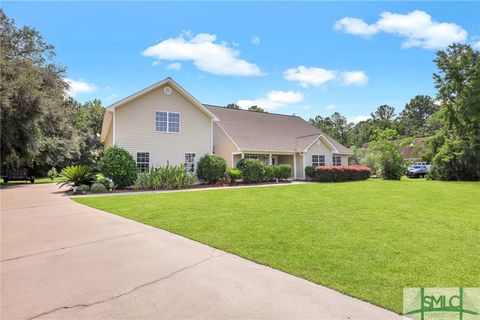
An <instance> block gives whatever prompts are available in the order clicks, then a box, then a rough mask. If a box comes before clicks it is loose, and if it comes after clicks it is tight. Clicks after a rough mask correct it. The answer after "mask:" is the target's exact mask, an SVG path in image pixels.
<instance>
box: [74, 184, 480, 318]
mask: <svg viewBox="0 0 480 320" xmlns="http://www.w3.org/2000/svg"><path fill="white" fill-rule="evenodd" d="M75 201H77V202H79V203H82V204H86V205H89V206H92V207H95V208H99V209H102V210H105V211H108V212H112V213H115V214H118V215H120V216H123V217H127V218H130V219H133V220H137V221H140V222H143V223H146V224H149V225H152V226H156V227H159V228H162V229H165V230H169V231H171V232H174V233H177V234H180V235H183V236H186V237H188V238H191V239H195V240H198V241H200V242H203V243H207V244H209V245H211V246H214V247H217V248H220V249H223V250H225V251H228V252H232V253H234V254H237V255H239V256H242V257H246V258H248V259H251V260H254V261H257V262H259V263H262V264H265V265H268V266H271V267H273V268H276V269H279V270H283V271H285V272H288V273H291V274H293V275H296V276H299V277H302V278H305V279H308V280H310V281H313V282H315V283H318V284H322V285H325V286H327V287H330V288H333V289H336V290H339V291H342V292H344V293H346V294H348V295H350V296H354V297H358V298H360V299H362V300H366V301H369V302H371V303H374V304H377V305H380V306H383V307H385V308H388V309H391V310H394V311H396V312H399V313H400V312H401V310H402V290H403V288H404V287H459V286H463V287H478V286H480V271H479V270H480V268H479V266H480V255H479V253H480V183H475V182H434V181H426V180H424V179H418V180H402V181H383V180H379V179H371V180H367V181H360V182H349V183H336V184H335V183H311V184H303V185H290V186H281V187H262V188H248V189H230V190H205V191H197V192H179V193H164V194H148V195H147V194H145V195H133V196H132V195H130V196H112V197H90V198H77V199H75Z"/></svg>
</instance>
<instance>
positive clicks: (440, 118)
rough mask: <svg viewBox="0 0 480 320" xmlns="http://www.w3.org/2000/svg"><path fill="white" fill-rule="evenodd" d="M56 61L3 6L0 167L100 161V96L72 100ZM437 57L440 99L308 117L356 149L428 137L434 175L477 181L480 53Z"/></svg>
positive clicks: (462, 49)
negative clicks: (366, 112) (364, 115)
mask: <svg viewBox="0 0 480 320" xmlns="http://www.w3.org/2000/svg"><path fill="white" fill-rule="evenodd" d="M54 58H55V50H54V47H53V46H52V45H50V44H48V43H46V42H45V41H44V39H43V37H42V35H41V34H40V33H39V32H38V31H37V30H35V29H33V28H30V27H28V26H23V27H21V28H20V27H17V26H16V25H15V21H14V20H12V19H9V18H8V17H7V16H6V15H5V14H4V12H3V10H1V9H0V77H1V81H0V109H1V114H0V116H1V119H0V120H1V167H2V170H4V169H5V168H7V167H19V166H29V167H32V168H34V169H35V170H36V171H37V172H39V173H43V174H44V173H46V171H47V170H48V169H50V168H51V167H57V168H63V167H65V166H66V165H68V164H87V165H90V166H96V164H97V162H98V159H99V158H100V155H101V153H102V149H103V148H102V144H101V143H100V131H101V126H102V119H103V113H104V108H103V106H102V105H101V102H100V101H99V100H94V101H89V102H86V103H79V102H77V101H75V100H74V99H73V98H71V97H69V96H68V94H67V93H66V92H67V90H68V83H67V82H66V81H65V80H64V78H65V68H64V67H62V66H59V65H57V64H55V60H54ZM434 62H435V64H436V65H437V69H438V71H437V72H436V73H435V74H434V75H433V78H434V83H435V87H436V89H437V94H436V96H435V97H430V96H427V95H417V96H416V97H413V98H412V99H411V100H410V101H409V102H408V103H407V104H406V105H405V108H404V110H402V111H401V112H400V113H399V114H398V115H397V114H396V113H395V109H394V108H393V107H392V106H388V105H381V106H379V107H378V108H377V110H376V111H375V112H373V113H371V114H370V117H369V118H368V119H367V120H364V121H360V122H358V123H356V124H353V123H349V122H348V121H347V119H346V118H345V117H344V116H342V115H341V114H340V113H338V112H335V113H333V114H332V115H331V116H329V117H322V116H317V117H315V118H312V119H310V120H309V122H310V123H311V124H312V125H314V126H316V127H318V128H319V129H321V130H322V131H324V132H325V133H327V134H329V135H331V136H332V137H334V138H335V139H337V140H338V141H339V142H340V143H342V144H344V145H346V146H348V147H354V148H359V147H362V146H363V145H364V144H365V143H370V142H373V141H375V143H374V145H375V148H376V149H377V150H385V148H383V149H382V146H381V143H386V142H385V141H387V140H389V139H390V140H392V139H402V138H405V137H410V138H411V137H424V138H425V139H426V141H427V143H426V145H427V148H426V153H425V155H424V158H425V159H424V160H426V161H429V162H431V163H432V165H433V169H432V174H431V177H432V178H434V179H442V180H480V53H479V51H478V50H474V49H473V48H472V47H471V46H469V45H466V44H452V45H450V46H449V47H448V48H447V49H446V50H441V51H438V52H437V53H436V58H435V60H434ZM227 107H228V108H239V107H238V106H237V105H236V104H230V105H228V106H227ZM250 110H252V111H257V112H264V110H263V109H262V108H261V107H259V106H252V107H251V108H250ZM382 132H383V133H382ZM379 141H380V142H381V143H380V142H379ZM382 141H383V142H382ZM389 146H391V144H389ZM390 149H391V148H390Z"/></svg>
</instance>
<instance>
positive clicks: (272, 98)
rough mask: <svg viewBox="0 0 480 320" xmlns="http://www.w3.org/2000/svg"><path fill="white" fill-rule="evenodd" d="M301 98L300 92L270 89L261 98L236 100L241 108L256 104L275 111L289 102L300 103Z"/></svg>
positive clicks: (302, 97)
mask: <svg viewBox="0 0 480 320" xmlns="http://www.w3.org/2000/svg"><path fill="white" fill-rule="evenodd" d="M303 99H304V96H303V94H302V93H300V92H294V91H281V90H271V91H269V92H268V93H267V94H266V96H265V97H263V98H259V99H254V100H238V101H237V105H238V106H240V108H242V109H248V108H249V107H251V106H258V107H260V108H263V109H265V110H267V111H275V110H277V109H280V108H284V107H286V106H287V105H290V104H297V103H300V102H302V101H303Z"/></svg>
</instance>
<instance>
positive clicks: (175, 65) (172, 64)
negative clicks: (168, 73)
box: [167, 62, 182, 70]
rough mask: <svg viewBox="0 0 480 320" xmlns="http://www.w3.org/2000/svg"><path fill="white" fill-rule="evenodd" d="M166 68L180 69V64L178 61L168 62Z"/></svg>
mask: <svg viewBox="0 0 480 320" xmlns="http://www.w3.org/2000/svg"><path fill="white" fill-rule="evenodd" d="M167 69H168V70H180V69H182V64H181V63H180V62H174V63H170V64H169V65H168V66H167Z"/></svg>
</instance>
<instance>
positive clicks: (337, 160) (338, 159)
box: [332, 156, 342, 166]
mask: <svg viewBox="0 0 480 320" xmlns="http://www.w3.org/2000/svg"><path fill="white" fill-rule="evenodd" d="M332 164H333V165H334V166H341V165H342V157H341V156H333V157H332Z"/></svg>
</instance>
